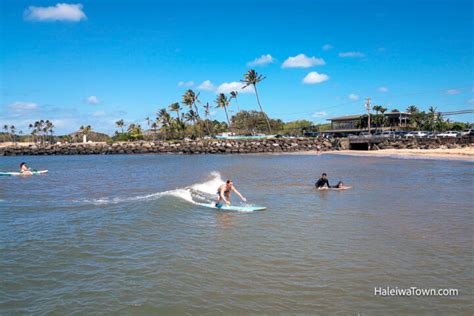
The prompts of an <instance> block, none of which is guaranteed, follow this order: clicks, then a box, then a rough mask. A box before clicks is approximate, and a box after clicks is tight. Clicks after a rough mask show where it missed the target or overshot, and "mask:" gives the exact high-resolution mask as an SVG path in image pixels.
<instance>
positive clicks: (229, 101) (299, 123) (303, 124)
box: [0, 69, 470, 143]
mask: <svg viewBox="0 0 474 316" xmlns="http://www.w3.org/2000/svg"><path fill="white" fill-rule="evenodd" d="M265 79H266V77H265V76H263V75H261V74H258V73H257V72H256V71H255V70H253V69H251V70H249V71H248V72H247V73H245V74H244V75H243V79H242V80H240V81H241V82H242V83H243V89H245V88H247V87H249V86H250V87H251V88H253V90H254V92H255V97H256V101H257V105H258V111H257V110H250V111H241V110H240V107H239V103H238V99H237V97H238V92H237V91H231V92H230V94H229V95H226V94H224V93H220V94H218V95H217V97H216V100H215V101H214V102H215V108H216V109H219V110H223V111H224V112H225V116H226V121H227V122H219V121H217V120H211V119H210V117H211V109H212V107H211V105H210V104H209V102H206V103H205V104H203V103H202V102H201V100H200V99H199V93H195V92H194V91H193V90H191V89H189V90H186V91H185V92H184V94H183V95H182V97H181V102H174V103H171V104H170V105H168V106H167V107H163V108H161V109H159V110H158V112H157V113H156V118H154V119H153V118H150V117H146V118H145V121H146V124H147V127H148V129H147V130H144V129H143V128H142V127H141V126H140V125H139V124H136V123H130V124H127V123H126V122H125V121H124V120H123V119H120V120H118V121H116V122H115V126H116V127H117V130H116V131H115V133H114V135H113V136H112V138H110V137H109V136H108V135H105V134H101V133H96V132H93V131H92V127H91V126H90V125H86V126H81V127H80V128H79V131H77V132H75V133H71V134H70V135H65V136H54V124H53V123H52V122H51V121H49V120H40V121H36V122H34V123H33V124H30V125H29V129H30V130H31V135H22V134H23V132H22V131H18V132H17V130H16V127H15V126H13V125H12V126H8V125H4V126H3V131H4V132H3V133H0V141H12V142H16V141H28V142H37V143H38V142H39V143H54V142H57V141H60V142H82V140H83V136H84V135H85V136H86V137H87V140H90V141H94V142H98V141H100V142H112V141H136V140H174V139H187V138H191V139H195V138H201V137H212V136H215V135H217V134H219V133H223V132H228V131H231V132H234V133H236V134H238V135H257V134H264V133H269V134H272V131H273V134H281V135H294V136H301V135H303V134H304V133H305V132H324V131H327V130H329V129H330V128H331V124H319V125H314V124H313V122H311V121H308V120H296V121H292V122H287V123H285V122H283V121H282V120H280V119H272V118H269V117H268V115H267V113H266V112H265V111H264V110H263V106H262V104H261V102H260V97H259V94H258V90H257V86H258V84H259V83H260V82H262V81H263V80H265ZM234 104H235V106H236V108H237V111H235V114H233V115H232V116H231V115H230V114H232V113H234V111H232V110H229V107H231V106H233V105H234ZM373 110H374V111H375V114H371V126H372V128H374V129H378V128H381V127H386V126H388V125H390V122H389V120H388V118H387V116H386V115H384V113H385V112H386V111H387V108H384V107H383V106H381V105H375V106H373ZM200 111H201V113H204V119H203V118H201V115H200ZM406 111H407V112H409V113H411V116H410V120H409V122H407V123H408V124H407V125H408V127H409V128H411V129H415V130H428V131H446V130H463V129H466V128H470V124H468V123H460V122H450V121H449V120H445V119H444V118H443V117H442V116H441V115H440V113H439V112H437V111H436V108H434V107H430V108H429V110H428V111H427V112H424V111H421V112H420V111H419V110H418V108H417V107H416V106H414V105H411V106H409V107H408V108H407V110H406ZM391 112H392V113H398V112H399V111H398V110H397V109H393V110H392V111H391ZM392 123H393V122H392ZM367 124H368V115H363V116H361V118H360V120H359V122H358V124H357V127H358V128H365V127H367Z"/></svg>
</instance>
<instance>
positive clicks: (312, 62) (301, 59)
mask: <svg viewBox="0 0 474 316" xmlns="http://www.w3.org/2000/svg"><path fill="white" fill-rule="evenodd" d="M325 64H326V62H325V61H324V59H322V58H316V57H314V56H313V57H308V56H306V55H305V54H298V55H296V56H295V57H288V59H287V60H285V61H284V62H283V64H282V65H281V67H282V68H309V67H313V66H319V65H325Z"/></svg>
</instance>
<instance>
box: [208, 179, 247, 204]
mask: <svg viewBox="0 0 474 316" xmlns="http://www.w3.org/2000/svg"><path fill="white" fill-rule="evenodd" d="M232 191H233V192H234V193H235V194H237V195H238V196H239V197H240V199H241V200H242V201H244V202H245V201H247V199H246V198H244V197H243V196H242V194H240V192H239V191H237V189H236V188H235V187H234V184H233V183H232V181H231V180H227V181H226V183H224V184H223V185H221V186H220V187H219V188H218V189H217V203H216V207H222V205H223V204H222V202H224V203H225V204H226V205H230V193H231V192H232Z"/></svg>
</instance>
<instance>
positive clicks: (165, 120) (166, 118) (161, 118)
mask: <svg viewBox="0 0 474 316" xmlns="http://www.w3.org/2000/svg"><path fill="white" fill-rule="evenodd" d="M156 116H157V117H156V120H157V122H159V123H160V124H161V127H162V128H163V129H164V134H163V135H164V138H165V139H166V132H167V130H168V129H169V128H170V126H171V121H172V119H171V116H170V114H169V113H168V112H167V111H166V108H163V109H160V110H159V111H158V113H157V114H156Z"/></svg>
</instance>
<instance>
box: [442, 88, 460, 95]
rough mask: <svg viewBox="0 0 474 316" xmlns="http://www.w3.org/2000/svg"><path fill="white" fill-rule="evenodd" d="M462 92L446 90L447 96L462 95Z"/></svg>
mask: <svg viewBox="0 0 474 316" xmlns="http://www.w3.org/2000/svg"><path fill="white" fill-rule="evenodd" d="M461 92H462V91H461V90H459V89H449V90H446V94H449V95H454V94H459V93H461Z"/></svg>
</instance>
